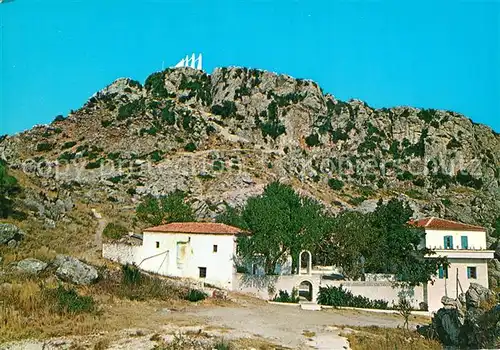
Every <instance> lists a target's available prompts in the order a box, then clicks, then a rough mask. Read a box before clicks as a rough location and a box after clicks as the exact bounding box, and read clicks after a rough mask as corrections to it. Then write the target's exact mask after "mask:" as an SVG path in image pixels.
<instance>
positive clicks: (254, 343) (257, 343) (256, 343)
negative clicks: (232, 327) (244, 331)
mask: <svg viewBox="0 0 500 350" xmlns="http://www.w3.org/2000/svg"><path fill="white" fill-rule="evenodd" d="M231 345H232V346H233V348H234V349H241V350H250V349H255V350H287V349H290V348H286V347H283V346H280V345H276V344H274V343H271V342H270V341H268V340H266V339H262V338H240V339H237V340H234V341H232V342H231Z"/></svg>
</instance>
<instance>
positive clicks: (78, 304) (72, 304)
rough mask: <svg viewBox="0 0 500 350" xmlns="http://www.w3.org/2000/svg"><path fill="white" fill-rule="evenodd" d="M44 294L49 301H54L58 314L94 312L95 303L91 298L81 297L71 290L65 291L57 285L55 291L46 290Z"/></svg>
mask: <svg viewBox="0 0 500 350" xmlns="http://www.w3.org/2000/svg"><path fill="white" fill-rule="evenodd" d="M45 293H46V294H47V296H48V298H49V299H51V300H54V302H55V304H56V305H55V306H56V309H57V311H58V312H59V313H62V314H64V313H70V314H79V313H84V312H89V313H90V312H93V311H95V310H96V303H95V301H94V299H93V298H92V297H91V296H81V295H79V294H78V293H77V292H76V290H74V289H73V288H68V289H66V288H65V287H64V286H62V285H59V287H58V288H57V289H53V290H47V291H45Z"/></svg>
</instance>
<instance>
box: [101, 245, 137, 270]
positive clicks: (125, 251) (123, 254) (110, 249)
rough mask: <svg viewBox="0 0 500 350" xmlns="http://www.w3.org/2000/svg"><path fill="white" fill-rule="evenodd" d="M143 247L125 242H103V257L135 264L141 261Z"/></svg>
mask: <svg viewBox="0 0 500 350" xmlns="http://www.w3.org/2000/svg"><path fill="white" fill-rule="evenodd" d="M141 252H142V247H141V246H137V245H129V244H123V243H103V245H102V257H103V258H105V259H108V260H111V261H116V262H117V263H120V264H123V265H125V264H133V263H137V261H140V260H141V259H142V258H141Z"/></svg>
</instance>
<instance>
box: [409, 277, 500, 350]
mask: <svg viewBox="0 0 500 350" xmlns="http://www.w3.org/2000/svg"><path fill="white" fill-rule="evenodd" d="M462 301H465V302H462ZM442 302H443V308H441V309H439V310H438V311H437V312H436V314H435V316H434V318H433V319H432V324H431V326H430V327H425V328H422V329H421V330H420V329H419V332H421V333H422V334H424V335H427V336H431V337H436V338H437V339H439V340H440V341H441V343H442V344H443V345H445V346H451V347H461V348H473V349H477V348H497V347H498V346H500V306H499V305H498V304H496V298H495V297H494V296H493V293H492V292H491V291H490V290H488V289H487V288H484V287H483V286H481V285H479V284H476V283H471V285H470V287H469V289H468V290H467V292H466V293H465V296H462V297H461V298H459V300H455V299H451V298H448V297H443V299H442Z"/></svg>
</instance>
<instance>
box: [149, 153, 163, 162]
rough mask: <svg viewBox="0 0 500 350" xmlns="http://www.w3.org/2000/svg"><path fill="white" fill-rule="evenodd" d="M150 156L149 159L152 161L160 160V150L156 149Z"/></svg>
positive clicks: (161, 157)
mask: <svg viewBox="0 0 500 350" xmlns="http://www.w3.org/2000/svg"><path fill="white" fill-rule="evenodd" d="M150 157H151V160H152V161H154V162H159V161H160V160H162V159H163V156H162V152H161V151H158V150H157V151H154V152H153V153H151V155H150Z"/></svg>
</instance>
